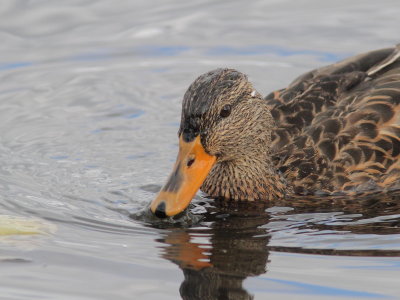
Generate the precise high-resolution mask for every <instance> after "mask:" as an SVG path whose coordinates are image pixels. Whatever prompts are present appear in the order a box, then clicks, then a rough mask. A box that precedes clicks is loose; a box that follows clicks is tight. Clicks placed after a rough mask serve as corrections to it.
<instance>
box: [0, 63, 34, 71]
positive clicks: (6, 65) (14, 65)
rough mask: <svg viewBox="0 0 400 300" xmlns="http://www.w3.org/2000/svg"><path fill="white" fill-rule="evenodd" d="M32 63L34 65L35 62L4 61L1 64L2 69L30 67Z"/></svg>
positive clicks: (0, 68) (0, 69)
mask: <svg viewBox="0 0 400 300" xmlns="http://www.w3.org/2000/svg"><path fill="white" fill-rule="evenodd" d="M31 65H33V63H31V62H12V63H3V64H0V71H4V70H12V69H18V68H23V67H29V66H31Z"/></svg>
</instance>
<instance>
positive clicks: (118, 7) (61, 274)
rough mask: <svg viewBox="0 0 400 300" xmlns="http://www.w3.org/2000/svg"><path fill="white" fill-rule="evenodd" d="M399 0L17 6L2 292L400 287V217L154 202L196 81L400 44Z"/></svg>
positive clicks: (1, 26)
mask: <svg viewBox="0 0 400 300" xmlns="http://www.w3.org/2000/svg"><path fill="white" fill-rule="evenodd" d="M399 14H400V4H399V2H398V1H397V0H393V1H389V0H385V1H371V0H363V1H361V0H358V1H344V0H339V1H329V2H328V1H316V0H301V1H285V0H284V1H282V0H279V1H278V0H265V1H261V0H256V1H251V2H243V1H186V2H184V1H178V0H171V1H139V0H136V1H105V0H103V1H102V0H98V1H91V0H72V1H66V0H64V1H49V0H42V1H25V0H9V1H1V3H0V40H1V43H0V267H1V273H0V299H180V298H183V299H253V298H254V299H400V287H399V286H400V279H399V278H400V227H399V224H400V212H398V211H391V210H384V211H378V212H374V211H369V212H364V211H352V212H349V211H343V210H341V209H336V210H329V211H297V210H295V209H293V207H290V205H289V206H286V207H271V208H268V209H262V210H261V211H259V212H258V213H254V212H250V213H248V212H244V213H243V212H242V211H241V210H236V211H233V212H232V211H228V212H226V211H223V210H218V209H216V208H215V207H214V203H213V201H211V200H208V199H205V198H204V197H203V195H201V193H200V194H199V195H198V196H197V200H196V201H195V202H196V203H195V205H193V206H192V207H191V210H190V212H189V213H188V214H187V215H186V219H184V220H183V221H182V222H177V223H175V224H159V223H157V222H156V221H154V220H153V219H151V218H150V217H147V216H146V214H145V213H144V211H145V210H144V209H145V207H146V205H147V204H148V203H149V201H151V200H152V199H153V197H154V196H155V193H156V191H157V190H158V189H159V188H160V186H161V185H162V184H163V182H164V180H165V179H166V177H167V176H168V174H169V172H170V170H171V167H172V164H173V162H174V160H175V157H176V153H177V135H176V132H177V129H178V125H179V120H180V105H181V99H182V96H183V93H184V92H185V90H186V88H187V87H188V85H189V84H190V83H191V82H192V81H193V80H194V79H195V78H196V77H197V76H198V75H200V74H202V73H204V72H206V71H208V70H210V69H214V68H217V67H232V68H236V69H238V70H240V71H242V72H244V73H246V74H248V76H249V78H250V80H251V81H252V82H253V83H254V85H255V87H256V88H257V90H258V91H259V92H260V93H262V94H264V95H266V94H268V93H269V92H270V91H273V90H276V89H279V88H282V87H285V86H286V85H287V84H289V83H290V81H291V80H293V79H294V78H295V77H297V76H298V75H300V74H302V73H303V72H306V71H308V70H311V69H313V68H316V67H319V66H323V65H326V64H330V63H333V62H335V61H337V60H340V59H342V58H345V57H347V56H350V55H354V54H357V53H361V52H365V51H369V50H373V49H378V48H383V47H389V46H392V45H394V44H397V43H399V42H400V36H399V30H398V28H400V18H399V17H398V16H399Z"/></svg>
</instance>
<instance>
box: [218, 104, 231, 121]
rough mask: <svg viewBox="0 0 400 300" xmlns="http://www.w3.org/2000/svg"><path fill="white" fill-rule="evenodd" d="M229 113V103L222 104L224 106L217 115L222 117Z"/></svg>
mask: <svg viewBox="0 0 400 300" xmlns="http://www.w3.org/2000/svg"><path fill="white" fill-rule="evenodd" d="M230 114H231V106H230V105H229V104H226V105H224V107H223V108H222V109H221V112H220V113H219V115H220V116H221V117H222V118H226V117H228V116H229V115H230Z"/></svg>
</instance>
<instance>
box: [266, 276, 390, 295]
mask: <svg viewBox="0 0 400 300" xmlns="http://www.w3.org/2000/svg"><path fill="white" fill-rule="evenodd" d="M260 279H263V280H268V281H272V282H276V283H281V284H286V285H290V286H292V287H294V288H295V290H293V293H296V294H299V293H301V294H309V295H325V296H336V297H363V298H388V296H386V295H382V294H376V293H369V292H361V291H353V290H347V289H341V288H334V287H328V286H322V285H317V284H309V283H303V282H297V281H292V280H283V279H272V278H260ZM269 292H271V290H270V289H269ZM274 292H282V293H288V292H289V290H287V289H282V290H274Z"/></svg>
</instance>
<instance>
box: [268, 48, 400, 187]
mask: <svg viewBox="0 0 400 300" xmlns="http://www.w3.org/2000/svg"><path fill="white" fill-rule="evenodd" d="M399 56H400V46H397V47H396V48H389V49H383V50H377V51H373V52H369V53H366V54H361V55H358V56H355V57H352V58H350V59H347V60H345V61H342V62H339V63H337V64H333V65H330V66H327V67H324V68H321V69H317V70H314V71H311V72H308V73H306V74H305V75H303V76H301V77H299V78H298V79H296V80H295V81H294V82H293V83H292V84H291V85H290V86H289V87H288V88H286V89H283V90H280V91H277V92H274V93H271V94H270V95H269V96H267V97H266V98H265V99H266V100H267V103H268V106H269V109H270V110H271V113H272V116H273V118H274V119H275V122H276V126H275V128H274V130H273V134H272V148H271V150H272V157H273V161H274V163H275V166H276V167H277V168H278V170H280V171H281V172H282V174H283V176H284V177H285V178H286V179H287V180H288V182H291V183H292V185H293V188H294V191H295V192H296V193H300V194H307V193H312V192H315V191H326V192H328V193H329V192H332V191H354V192H357V191H361V190H368V189H376V188H389V187H396V186H397V187H398V186H399V183H400V160H399V155H400V58H399Z"/></svg>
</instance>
